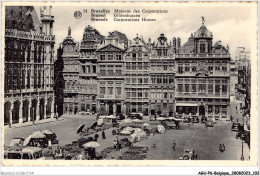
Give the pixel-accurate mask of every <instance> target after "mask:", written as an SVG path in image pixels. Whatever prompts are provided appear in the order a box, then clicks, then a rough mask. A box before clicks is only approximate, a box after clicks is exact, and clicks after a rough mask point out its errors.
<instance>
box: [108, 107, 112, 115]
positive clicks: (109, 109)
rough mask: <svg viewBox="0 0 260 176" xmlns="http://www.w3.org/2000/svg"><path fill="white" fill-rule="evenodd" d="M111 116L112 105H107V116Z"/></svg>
mask: <svg viewBox="0 0 260 176" xmlns="http://www.w3.org/2000/svg"><path fill="white" fill-rule="evenodd" d="M112 114H113V105H109V107H108V115H112Z"/></svg>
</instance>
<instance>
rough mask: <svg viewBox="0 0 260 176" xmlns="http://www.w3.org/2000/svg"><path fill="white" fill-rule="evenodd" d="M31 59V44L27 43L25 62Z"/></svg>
mask: <svg viewBox="0 0 260 176" xmlns="http://www.w3.org/2000/svg"><path fill="white" fill-rule="evenodd" d="M30 61H31V45H30V44H29V45H28V47H27V62H30Z"/></svg>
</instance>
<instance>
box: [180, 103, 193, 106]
mask: <svg viewBox="0 0 260 176" xmlns="http://www.w3.org/2000/svg"><path fill="white" fill-rule="evenodd" d="M176 106H198V104H195V103H193V104H192V103H176Z"/></svg>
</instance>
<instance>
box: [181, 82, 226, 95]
mask: <svg viewBox="0 0 260 176" xmlns="http://www.w3.org/2000/svg"><path fill="white" fill-rule="evenodd" d="M213 90H215V94H220V92H222V93H223V94H226V93H227V91H228V86H227V84H223V85H220V84H215V85H213V84H208V87H207V86H206V84H198V85H197V84H178V92H187V93H190V92H192V93H196V92H198V93H206V92H208V94H213Z"/></svg>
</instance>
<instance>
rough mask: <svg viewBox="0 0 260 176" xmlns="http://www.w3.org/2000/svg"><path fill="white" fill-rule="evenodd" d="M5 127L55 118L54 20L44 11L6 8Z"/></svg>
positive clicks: (20, 7)
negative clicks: (38, 13)
mask: <svg viewBox="0 0 260 176" xmlns="http://www.w3.org/2000/svg"><path fill="white" fill-rule="evenodd" d="M5 9H6V11H5V14H6V15H5V77H4V81H5V84H4V100H5V103H4V124H5V125H7V124H9V125H10V126H11V125H12V124H16V123H25V122H34V121H35V122H36V121H40V120H43V119H46V118H53V117H54V114H55V109H54V91H53V85H54V43H55V36H54V35H53V23H54V16H52V7H51V6H50V7H46V6H43V7H41V13H40V15H41V16H40V19H39V18H38V15H37V13H36V11H35V9H34V7H32V6H7V7H5Z"/></svg>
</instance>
